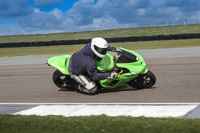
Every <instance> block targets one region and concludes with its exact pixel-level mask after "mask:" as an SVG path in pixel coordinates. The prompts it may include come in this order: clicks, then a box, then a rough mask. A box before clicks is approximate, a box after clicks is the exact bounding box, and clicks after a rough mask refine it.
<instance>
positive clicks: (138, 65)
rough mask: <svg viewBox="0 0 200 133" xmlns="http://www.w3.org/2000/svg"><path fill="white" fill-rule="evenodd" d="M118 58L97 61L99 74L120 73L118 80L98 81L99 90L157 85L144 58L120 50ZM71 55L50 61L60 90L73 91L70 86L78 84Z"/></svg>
mask: <svg viewBox="0 0 200 133" xmlns="http://www.w3.org/2000/svg"><path fill="white" fill-rule="evenodd" d="M120 49H121V52H118V53H117V55H116V56H112V55H111V54H109V53H107V54H106V56H105V57H104V58H103V59H102V60H101V61H96V67H97V71H98V72H100V73H101V72H102V73H104V72H111V71H115V72H117V73H118V77H117V78H116V79H104V80H100V81H97V82H96V84H97V86H98V89H115V88H125V87H128V85H129V86H131V87H133V88H135V89H144V88H151V87H152V86H153V85H154V84H155V83H156V77H155V75H154V74H153V73H152V72H151V71H150V70H148V69H147V68H146V63H145V61H144V59H143V57H142V56H141V55H140V54H138V53H137V52H135V51H132V50H128V49H125V48H120ZM70 58H71V55H62V56H54V57H51V58H49V59H48V61H47V64H48V65H49V66H52V67H54V68H56V69H57V70H56V71H55V72H54V73H53V76H52V78H53V82H54V83H55V85H56V86H57V87H59V88H60V89H67V90H73V88H71V87H70V86H72V84H76V82H75V81H74V80H73V79H71V78H70V76H69V72H68V65H69V61H70Z"/></svg>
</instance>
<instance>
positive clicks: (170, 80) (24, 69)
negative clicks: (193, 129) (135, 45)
mask: <svg viewBox="0 0 200 133" xmlns="http://www.w3.org/2000/svg"><path fill="white" fill-rule="evenodd" d="M186 49H187V48H186ZM193 49H194V50H193V51H191V53H193V54H194V51H195V49H196V48H193ZM171 50H172V49H171ZM175 50H177V49H175ZM143 51H145V50H143ZM147 51H148V50H147ZM155 51H156V50H154V51H153V53H155ZM157 51H158V52H157V53H159V52H160V51H162V50H157ZM169 53H170V49H169V52H167V54H166V55H170V54H169ZM175 53H176V54H177V52H175ZM142 55H143V54H142ZM144 55H145V54H144ZM177 55H180V54H177ZM145 56H146V58H145V60H146V63H147V67H148V69H149V70H151V71H152V72H154V73H155V75H156V77H157V83H156V84H155V86H154V87H153V88H150V89H143V90H135V89H133V88H131V87H128V88H126V89H121V90H120V89H118V90H105V91H101V92H99V93H98V94H97V95H93V96H90V95H85V94H81V93H77V92H75V91H58V88H57V87H56V86H55V85H54V83H53V81H52V73H53V72H54V71H55V69H54V68H52V67H49V66H47V65H46V64H45V62H44V64H41V63H39V64H30V63H27V64H26V63H22V64H9V65H6V63H5V64H4V65H1V66H0V92H1V93H0V103H200V54H199V52H198V50H197V52H196V54H194V55H192V56H191V55H182V57H179V56H178V57H177V56H173V57H174V58H172V57H168V56H163V54H162V53H161V54H160V55H155V54H152V56H154V57H153V58H148V57H149V55H148V56H147V55H145ZM38 57H39V56H38ZM0 61H1V59H0Z"/></svg>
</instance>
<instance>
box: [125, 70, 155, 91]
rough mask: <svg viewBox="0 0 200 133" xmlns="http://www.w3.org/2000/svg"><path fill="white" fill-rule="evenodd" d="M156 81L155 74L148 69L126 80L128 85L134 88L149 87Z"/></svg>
mask: <svg viewBox="0 0 200 133" xmlns="http://www.w3.org/2000/svg"><path fill="white" fill-rule="evenodd" d="M155 83H156V76H155V75H154V74H153V73H152V72H151V71H150V70H149V71H148V72H147V73H145V74H142V75H139V76H138V77H137V78H135V79H133V80H131V81H129V82H128V85H130V86H131V87H134V88H136V89H144V88H151V87H152V86H153V85H154V84H155Z"/></svg>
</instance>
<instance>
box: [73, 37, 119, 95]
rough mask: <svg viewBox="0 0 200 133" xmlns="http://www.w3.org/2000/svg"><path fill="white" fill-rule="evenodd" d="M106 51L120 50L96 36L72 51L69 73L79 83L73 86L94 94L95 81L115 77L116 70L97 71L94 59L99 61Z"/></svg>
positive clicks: (83, 91) (95, 88)
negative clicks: (108, 71) (76, 50)
mask: <svg viewBox="0 0 200 133" xmlns="http://www.w3.org/2000/svg"><path fill="white" fill-rule="evenodd" d="M107 51H112V52H116V51H120V50H119V49H118V48H115V47H112V46H108V43H107V41H106V40H105V39H103V38H100V37H96V38H93V39H92V40H91V43H88V44H86V45H85V46H84V47H83V48H82V49H81V50H80V51H78V52H76V53H74V54H73V55H72V57H71V59H70V65H69V73H70V77H71V78H72V79H74V80H75V81H76V82H77V83H79V85H75V86H74V87H75V88H76V89H78V90H79V91H80V92H82V93H87V94H94V93H95V92H96V90H97V86H96V83H95V82H94V81H99V80H103V79H115V78H116V77H117V73H116V72H110V73H98V72H97V69H96V60H97V61H100V60H102V58H103V57H104V56H105V55H106V53H107Z"/></svg>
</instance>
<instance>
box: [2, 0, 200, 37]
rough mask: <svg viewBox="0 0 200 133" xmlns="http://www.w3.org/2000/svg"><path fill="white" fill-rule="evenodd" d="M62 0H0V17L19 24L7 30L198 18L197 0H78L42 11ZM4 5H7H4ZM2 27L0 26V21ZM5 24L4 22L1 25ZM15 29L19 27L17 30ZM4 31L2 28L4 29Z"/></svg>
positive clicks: (59, 28)
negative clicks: (30, 3)
mask: <svg viewBox="0 0 200 133" xmlns="http://www.w3.org/2000/svg"><path fill="white" fill-rule="evenodd" d="M63 1H64V0H34V2H35V5H36V6H37V7H32V6H30V5H29V3H28V2H27V1H26V0H18V1H16V0H9V1H6V0H1V1H0V18H9V19H12V20H13V21H15V22H16V23H18V25H15V26H8V25H9V24H7V27H9V28H8V30H7V31H8V32H10V30H11V29H12V28H13V32H19V31H20V32H19V33H21V32H23V31H31V30H33V31H34V30H54V31H55V30H63V31H71V30H72V29H78V28H79V29H82V30H86V29H87V28H88V27H94V28H96V29H97V28H98V27H100V25H102V26H103V25H104V26H107V27H109V28H115V27H117V26H115V25H124V26H125V27H126V26H128V25H130V24H133V23H137V24H138V25H143V26H149V25H150V23H151V22H154V21H156V22H157V24H159V23H160V24H161V23H165V21H169V20H170V21H172V20H181V19H182V20H181V22H183V20H184V19H195V20H196V22H197V21H200V19H199V18H200V15H199V14H200V9H199V6H200V1H199V0H176V1H174V0H160V1H157V0H123V1H122V0H98V1H96V0H79V1H77V2H76V3H75V4H74V5H73V7H72V8H71V9H69V10H68V11H67V12H63V11H62V10H61V9H58V8H54V9H52V10H50V11H44V10H43V9H41V8H47V7H49V6H53V5H54V4H60V3H62V2H63ZM5 7H6V8H5ZM0 26H1V28H3V26H2V24H1V23H0ZM4 26H5V25H4ZM16 29H18V30H16ZM0 32H6V29H5V28H4V30H3V31H0Z"/></svg>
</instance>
